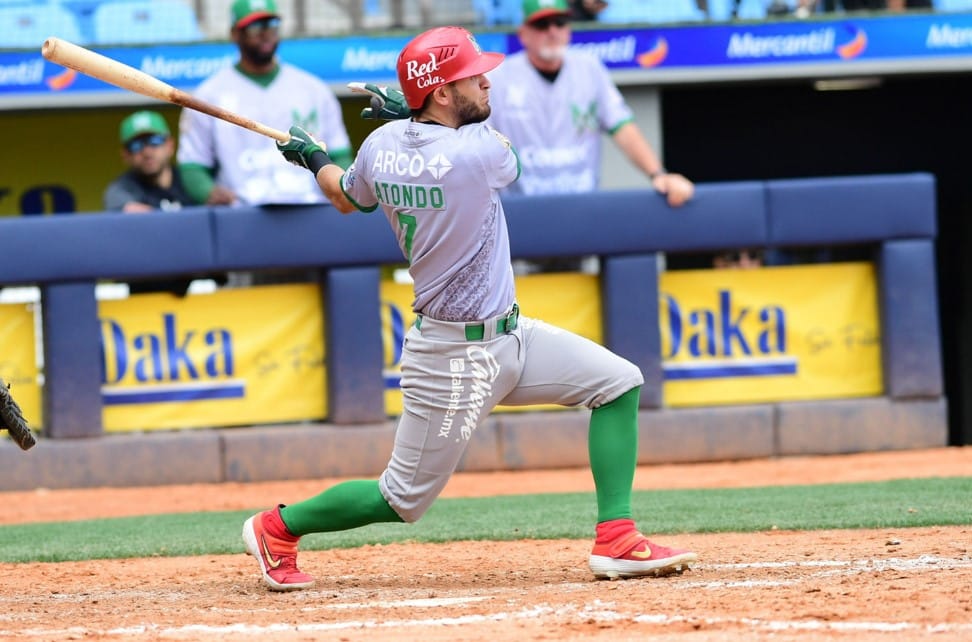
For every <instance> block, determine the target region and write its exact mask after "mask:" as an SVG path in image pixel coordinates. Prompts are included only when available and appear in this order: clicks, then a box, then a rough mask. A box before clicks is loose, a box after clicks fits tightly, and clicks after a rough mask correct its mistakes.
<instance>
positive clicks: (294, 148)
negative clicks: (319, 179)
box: [277, 125, 333, 176]
mask: <svg viewBox="0 0 972 642" xmlns="http://www.w3.org/2000/svg"><path fill="white" fill-rule="evenodd" d="M277 149H279V150H280V153H281V154H283V157H284V158H286V159H287V160H288V161H289V162H291V163H292V164H294V165H296V166H297V167H303V168H305V169H309V170H310V171H311V172H312V173H313V174H314V175H315V176H316V175H317V172H318V171H320V169H321V168H322V167H324V166H325V165H330V164H331V163H332V162H333V161H331V158H330V157H329V156H328V155H327V152H325V151H324V146H323V145H321V144H320V143H318V142H317V141H316V140H314V137H313V136H311V135H310V134H308V133H307V132H306V131H305V130H304V129H303V128H302V127H298V126H297V125H294V126H293V127H291V128H290V140H288V141H287V142H286V143H281V142H280V141H277Z"/></svg>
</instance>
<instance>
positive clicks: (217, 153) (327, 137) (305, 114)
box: [177, 63, 351, 205]
mask: <svg viewBox="0 0 972 642" xmlns="http://www.w3.org/2000/svg"><path fill="white" fill-rule="evenodd" d="M194 94H195V95H196V96H197V97H198V98H201V99H202V100H205V101H207V102H210V103H212V104H214V105H217V106H219V107H223V108H225V109H228V110H230V111H233V112H236V113H238V114H246V116H247V117H248V118H252V119H253V120H255V121H257V122H260V123H263V124H265V125H268V126H270V127H274V128H277V129H280V130H283V131H286V130H287V129H288V128H289V127H290V126H291V125H293V124H297V125H300V126H301V127H303V128H304V129H305V130H307V131H308V132H309V133H310V134H311V135H312V136H314V137H315V138H316V139H317V140H319V141H321V142H323V143H324V144H325V145H327V149H328V150H330V151H331V152H332V153H337V152H338V151H347V150H349V149H350V148H351V142H350V139H349V138H348V133H347V130H346V129H345V127H344V120H343V115H342V112H341V106H340V104H339V103H338V100H337V98H336V97H335V95H334V92H332V91H331V89H330V87H328V86H327V85H326V84H325V83H324V82H323V81H321V80H320V79H319V78H318V77H317V76H314V75H312V74H309V73H307V72H306V71H304V70H302V69H299V68H297V67H294V66H293V65H289V64H286V63H282V64H281V65H280V67H279V70H278V72H277V75H276V76H275V77H274V78H273V79H272V80H271V81H270V82H269V83H268V84H266V86H264V85H263V84H261V83H258V82H256V81H255V80H253V79H251V78H250V77H248V76H246V75H245V74H243V73H242V72H241V71H240V70H239V69H238V68H237V67H235V66H232V67H226V68H224V69H221V70H220V71H218V72H216V73H215V74H213V75H212V76H211V77H209V78H207V79H206V80H205V81H203V82H202V83H201V84H200V85H199V87H198V88H197V89H196V91H195V92H194ZM179 132H180V133H179V150H178V154H177V159H178V162H179V164H180V165H184V164H193V165H200V166H203V167H207V168H210V169H213V170H215V179H216V183H217V184H219V185H224V186H226V187H227V188H229V189H230V190H232V191H233V193H235V194H236V196H237V198H239V199H240V201H241V202H242V203H243V204H249V205H263V204H271V203H281V204H285V203H322V202H326V199H325V198H324V195H323V194H322V193H321V190H320V188H319V187H318V186H317V181H315V180H314V177H313V176H311V175H310V174H308V172H307V170H305V169H301V168H298V167H294V166H293V165H291V164H290V163H288V162H286V161H284V160H282V159H281V158H280V153H279V152H278V151H277V148H276V146H275V145H274V142H273V140H271V139H270V138H267V137H266V136H263V135H262V134H257V133H256V132H252V131H250V130H248V129H244V128H242V127H240V126H238V125H233V124H231V123H228V122H226V121H223V120H219V119H217V118H213V117H212V116H207V115H206V114H203V113H200V112H197V111H194V110H192V109H183V110H182V115H181V120H180V123H179Z"/></svg>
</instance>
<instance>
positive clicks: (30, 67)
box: [0, 13, 972, 108]
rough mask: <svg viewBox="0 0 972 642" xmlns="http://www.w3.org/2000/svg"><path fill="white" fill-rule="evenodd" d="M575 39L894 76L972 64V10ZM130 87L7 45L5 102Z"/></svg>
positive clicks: (496, 45)
mask: <svg viewBox="0 0 972 642" xmlns="http://www.w3.org/2000/svg"><path fill="white" fill-rule="evenodd" d="M477 39H478V40H479V43H480V45H481V46H482V48H483V49H484V50H487V51H500V52H505V53H512V52H514V51H517V50H518V49H519V48H520V43H519V41H518V39H517V37H516V35H515V34H513V33H510V34H507V33H485V34H478V35H477ZM407 41H408V37H407V36H374V37H364V36H356V37H332V38H315V39H307V40H286V41H284V42H283V43H281V46H280V55H281V58H283V59H284V60H286V61H288V62H290V63H292V64H294V65H297V66H299V67H302V68H304V69H306V70H308V71H310V72H311V73H313V74H315V75H317V76H320V77H321V78H323V79H324V80H325V81H327V82H329V83H331V84H333V85H344V84H345V83H347V82H349V81H353V80H359V81H385V82H393V81H394V78H395V61H396V60H397V58H398V52H399V51H400V50H401V48H402V47H403V46H404V45H405V43H406V42H407ZM573 42H574V46H576V47H579V48H584V49H588V50H590V51H591V52H592V53H594V54H596V55H597V56H598V57H600V58H601V59H602V60H603V61H604V63H605V64H606V65H607V66H608V67H609V68H611V69H612V70H618V71H626V70H641V71H644V72H646V74H647V75H646V77H645V79H646V80H648V81H650V80H651V72H652V70H657V71H659V72H662V71H665V70H670V71H681V72H687V73H691V72H693V71H694V70H707V71H709V72H710V73H711V70H716V71H719V70H723V71H725V70H732V69H737V70H738V69H743V70H750V71H753V72H756V73H758V72H759V70H761V69H767V70H769V69H772V70H774V71H775V72H776V73H777V75H778V74H779V72H780V71H785V70H786V68H787V66H788V65H790V66H792V67H793V69H794V70H796V69H798V68H799V67H800V66H805V65H807V64H808V63H810V64H814V65H817V66H819V65H825V66H831V67H832V68H834V69H836V70H839V69H841V68H844V69H847V70H853V69H854V67H855V63H865V64H866V63H873V64H877V65H880V66H881V67H882V70H884V71H885V72H887V73H894V71H895V65H896V63H898V62H910V63H921V64H922V66H923V68H927V69H928V71H935V70H936V65H942V64H944V63H945V62H946V61H948V62H954V61H956V60H957V61H962V59H963V58H964V59H969V61H970V62H969V64H970V65H972V13H958V14H937V15H936V14H920V15H918V14H915V15H900V16H881V17H868V18H853V19H851V18H846V17H842V18H841V19H834V20H786V21H776V22H765V23H754V24H703V25H692V26H670V27H669V26H666V27H662V28H657V29H654V28H641V29H590V30H584V29H580V28H577V29H575V31H574V39H573ZM94 50H95V51H98V52H99V53H102V54H104V55H106V56H108V57H109V58H112V59H115V60H119V61H121V62H123V63H125V64H127V65H130V66H132V67H134V68H136V69H140V70H142V71H144V72H146V73H148V74H150V75H152V76H155V77H157V78H159V79H161V80H163V81H165V82H167V83H169V84H171V85H173V86H175V87H178V88H180V89H186V90H191V89H192V88H194V87H195V86H196V85H198V84H199V83H200V82H201V81H202V80H203V79H205V78H206V77H208V76H209V75H210V74H212V73H213V72H214V71H216V70H217V69H219V68H221V67H223V66H226V65H231V64H233V63H234V62H235V61H236V59H237V52H236V47H235V45H233V44H232V43H194V44H180V45H158V46H149V47H112V48H100V49H99V48H94ZM926 63H927V67H925V64H926ZM951 68H953V69H954V66H953V67H951ZM912 70H913V69H912ZM121 91H122V90H120V89H118V88H116V87H113V86H111V85H108V84H106V83H103V82H101V81H99V80H95V79H93V78H89V77H87V76H84V75H83V74H78V73H75V72H74V71H72V70H69V69H65V68H63V67H61V66H60V65H56V64H54V63H50V62H48V61H46V60H44V58H43V57H41V55H40V45H38V48H37V51H35V52H31V51H6V52H0V108H2V107H3V102H4V101H5V100H8V101H11V102H12V101H13V100H15V99H23V98H25V97H32V98H40V99H42V100H44V101H45V102H48V101H49V100H51V99H55V97H56V96H57V95H61V94H63V95H81V94H89V95H90V94H95V95H103V96H105V97H106V98H108V97H110V96H112V95H116V94H118V93H119V92H121ZM48 104H50V103H49V102H48Z"/></svg>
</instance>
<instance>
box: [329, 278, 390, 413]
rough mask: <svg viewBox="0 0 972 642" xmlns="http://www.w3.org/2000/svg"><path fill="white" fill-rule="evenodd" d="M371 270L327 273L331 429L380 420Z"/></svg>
mask: <svg viewBox="0 0 972 642" xmlns="http://www.w3.org/2000/svg"><path fill="white" fill-rule="evenodd" d="M379 278H380V271H379V270H378V268H377V267H363V268H335V269H333V270H329V271H328V272H327V279H326V283H325V285H324V314H325V316H326V321H325V325H326V326H327V332H326V335H325V346H326V347H325V350H326V352H327V354H326V360H327V387H328V419H329V420H330V421H331V422H333V423H337V424H358V423H373V422H378V421H383V420H384V419H385V396H384V395H385V389H384V377H383V376H382V359H383V351H382V345H381V336H382V332H381V310H380V301H379V298H380V297H379V295H378V288H379Z"/></svg>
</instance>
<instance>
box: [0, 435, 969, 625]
mask: <svg viewBox="0 0 972 642" xmlns="http://www.w3.org/2000/svg"><path fill="white" fill-rule="evenodd" d="M969 474H972V449H970V448H962V449H940V450H931V451H905V452H898V453H880V454H862V455H850V456H832V457H824V458H794V459H786V460H772V461H752V462H735V463H720V464H696V465H690V466H652V467H646V468H641V469H639V471H638V475H637V476H636V487H638V488H639V489H652V488H690V487H694V488H706V487H728V486H754V485H755V486H761V485H769V484H796V483H819V482H841V481H865V480H883V479H894V478H904V477H930V476H967V475H969ZM332 482H333V480H314V481H300V482H274V483H268V484H253V485H242V484H224V485H193V486H185V487H165V488H142V489H132V488H127V489H94V490H67V491H44V490H42V489H41V490H37V491H32V492H10V493H0V497H3V499H5V500H6V501H5V502H4V506H5V511H4V513H3V514H2V515H0V522H2V523H18V522H25V521H32V522H33V521H48V520H63V519H82V518H90V517H107V516H121V515H133V514H140V513H146V512H174V511H192V510H235V509H245V508H253V507H255V506H256V507H259V506H265V505H272V504H273V503H275V502H288V501H295V500H297V499H302V498H303V497H305V496H307V495H309V494H311V493H316V492H319V491H320V490H321V489H322V488H324V487H325V486H326V485H328V484H330V483H332ZM590 489H592V485H591V481H590V473H589V472H588V471H586V470H579V471H573V470H571V471H536V472H531V473H526V472H518V473H509V474H500V473H485V474H462V475H457V476H456V477H455V478H454V479H453V481H452V482H451V483H450V485H449V487H448V489H447V491H446V494H447V495H450V496H470V495H490V494H502V493H514V492H520V493H523V492H547V491H584V490H590ZM919 508H920V507H919ZM639 523H640V525H641V526H642V527H643V528H645V529H648V528H650V524H649V523H647V522H646V521H645V518H644V517H642V518H641V520H640V521H639ZM658 539H659V541H660V542H661V543H672V544H677V545H679V546H685V547H691V548H693V549H694V550H696V551H698V552H699V554H700V558H701V559H700V562H699V563H698V564H697V565H696V566H695V567H694V568H692V569H691V570H690V571H688V572H686V573H684V574H683V575H680V576H673V577H668V578H659V579H639V580H628V581H615V582H608V581H595V580H593V579H592V577H591V575H590V572H589V571H588V570H587V567H586V558H587V554H588V552H589V544H590V543H589V542H587V541H575V540H555V541H518V542H457V543H451V544H435V545H417V544H395V545H388V546H368V547H362V548H358V549H352V550H335V551H323V552H306V553H302V555H301V562H302V564H301V565H302V566H303V567H304V570H306V571H307V572H309V573H312V574H316V575H317V576H318V580H319V581H318V587H317V588H315V589H313V590H309V591H303V592H299V593H293V594H275V593H270V592H268V591H266V590H264V588H263V587H262V584H261V583H260V582H259V579H258V575H257V573H256V565H255V562H253V561H252V560H251V559H250V558H248V557H247V556H246V555H244V554H242V553H240V554H238V555H229V556H209V557H188V558H150V559H133V560H121V561H112V562H104V561H97V562H72V563H64V564H29V565H27V564H0V572H2V573H3V577H4V580H3V582H2V585H0V603H2V606H3V608H2V609H0V639H3V640H8V639H9V640H21V639H23V640H51V641H54V640H204V641H211V640H261V641H262V640H275V641H276V640H282V641H285V642H288V641H294V642H296V641H305V640H325V639H327V640H346V641H359V640H360V641H378V640H383V641H384V640H391V641H399V640H415V639H419V638H421V639H422V640H423V642H435V641H439V640H442V641H445V640H450V641H451V640H477V641H478V640H482V641H484V642H486V641H488V642H496V641H497V640H539V639H543V640H555V641H560V640H643V639H647V638H648V637H649V636H650V637H651V638H652V639H653V640H661V641H665V640H679V641H680V642H696V641H728V642H736V641H739V642H742V641H743V640H747V641H748V640H754V639H767V640H769V639H772V640H782V641H788V640H800V641H803V642H809V641H811V640H814V641H815V640H840V641H850V642H865V641H871V640H882V641H892V640H893V641H895V642H897V641H904V640H915V639H922V638H933V639H934V640H936V641H943V642H944V641H948V642H951V641H953V640H954V641H958V640H970V639H972V525H969V526H961V527H948V528H922V529H888V530H873V531H863V530H859V531H814V532H791V531H768V532H763V533H755V534H718V535H691V534H689V535H678V536H672V537H663V538H658ZM241 550H242V546H241Z"/></svg>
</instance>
